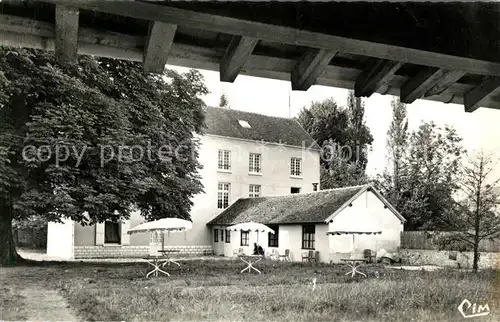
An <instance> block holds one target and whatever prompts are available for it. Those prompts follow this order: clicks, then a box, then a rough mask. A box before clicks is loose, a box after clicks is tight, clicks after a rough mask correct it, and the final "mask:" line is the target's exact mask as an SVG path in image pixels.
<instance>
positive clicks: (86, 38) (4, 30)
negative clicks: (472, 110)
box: [0, 14, 500, 109]
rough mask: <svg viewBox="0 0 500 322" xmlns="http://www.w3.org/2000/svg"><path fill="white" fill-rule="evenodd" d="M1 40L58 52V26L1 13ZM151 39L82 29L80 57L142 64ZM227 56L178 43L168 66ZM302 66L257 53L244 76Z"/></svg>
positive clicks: (333, 69) (329, 82) (212, 62)
mask: <svg viewBox="0 0 500 322" xmlns="http://www.w3.org/2000/svg"><path fill="white" fill-rule="evenodd" d="M0 40H1V42H2V44H3V45H4V46H8V47H24V48H36V49H41V50H47V51H54V50H55V45H54V43H55V25H54V24H53V23H49V22H45V21H40V20H35V19H32V18H23V17H18V16H9V15H3V14H0ZM144 43H145V37H144V36H139V35H129V34H122V33H116V32H110V31H105V30H100V29H93V28H88V27H80V28H79V30H78V53H79V54H80V55H93V56H99V57H109V58H116V59H123V60H130V61H136V62H142V61H143V58H144V50H143V48H144ZM220 57H221V53H220V50H219V49H218V48H213V47H202V46H199V45H193V44H186V43H180V42H177V43H176V42H174V43H173V44H172V48H171V50H170V55H169V57H168V61H167V64H169V65H176V66H183V67H187V68H198V69H205V70H211V71H215V72H217V71H219V68H220V65H219V63H220ZM296 65H297V61H296V60H295V59H292V58H285V57H273V56H267V55H261V54H259V55H255V54H254V55H251V56H250V57H249V59H248V61H247V62H246V64H245V68H244V69H243V70H242V71H241V74H243V75H247V76H253V77H263V78H269V79H277V80H283V81H290V74H291V73H292V72H293V69H294V68H295V66H296ZM360 72H361V70H360V69H357V68H356V67H345V66H339V65H336V64H330V65H328V66H327V67H326V68H325V71H324V72H323V73H322V74H321V75H320V76H319V77H318V79H317V82H316V84H317V85H322V86H332V87H339V88H345V89H353V88H354V83H355V80H356V78H357V77H358V75H359V74H360ZM407 81H408V77H407V76H404V75H399V74H396V75H394V77H393V78H392V79H391V81H390V82H389V83H388V84H387V85H385V86H383V87H381V88H380V89H379V90H378V91H377V93H380V94H388V95H394V96H399V95H400V88H401V87H402V86H403V85H404V84H405V83H406V82H407ZM476 86H477V84H476V85H472V84H470V83H468V82H467V83H458V82H456V83H454V84H452V85H451V86H450V87H449V88H448V89H446V90H445V91H444V92H443V93H441V94H439V95H434V96H429V97H424V98H425V99H426V100H430V101H437V102H443V103H454V104H460V105H463V103H464V93H467V92H469V91H471V90H472V89H474V88H475V87H476ZM481 105H482V106H483V107H488V108H493V109H500V91H496V92H495V93H492V95H488V96H487V97H486V98H485V99H483V100H482V103H481Z"/></svg>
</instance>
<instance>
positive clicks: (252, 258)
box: [238, 255, 262, 274]
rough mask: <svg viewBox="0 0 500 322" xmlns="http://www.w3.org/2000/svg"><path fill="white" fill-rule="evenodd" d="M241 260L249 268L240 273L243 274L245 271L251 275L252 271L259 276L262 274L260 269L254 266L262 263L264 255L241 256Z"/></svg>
mask: <svg viewBox="0 0 500 322" xmlns="http://www.w3.org/2000/svg"><path fill="white" fill-rule="evenodd" d="M238 257H239V258H240V260H241V261H242V262H244V263H246V264H248V266H247V267H246V268H244V269H243V270H242V271H241V272H240V273H243V272H244V271H246V270H248V273H251V271H252V269H253V270H254V271H256V272H258V273H259V274H262V273H261V272H260V271H259V270H258V269H256V268H255V267H254V266H253V265H254V264H256V263H258V262H260V261H261V260H262V255H239V256H238Z"/></svg>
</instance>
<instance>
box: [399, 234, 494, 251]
mask: <svg viewBox="0 0 500 322" xmlns="http://www.w3.org/2000/svg"><path fill="white" fill-rule="evenodd" d="M449 234H452V233H449V232H433V231H403V232H402V233H401V248H403V249H427V250H463V251H465V250H472V247H471V246H470V245H464V244H457V243H454V244H449V245H447V246H445V247H443V246H440V243H439V242H438V240H439V238H440V237H446V235H449ZM479 251H480V252H500V238H497V239H494V240H490V239H485V240H482V241H481V242H480V243H479Z"/></svg>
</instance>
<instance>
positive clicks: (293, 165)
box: [290, 158, 302, 177]
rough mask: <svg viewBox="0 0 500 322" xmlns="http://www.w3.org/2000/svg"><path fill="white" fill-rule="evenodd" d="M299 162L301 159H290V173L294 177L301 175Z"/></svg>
mask: <svg viewBox="0 0 500 322" xmlns="http://www.w3.org/2000/svg"><path fill="white" fill-rule="evenodd" d="M301 163H302V159H299V158H292V159H291V160H290V175H292V176H295V177H298V176H300V175H302V169H301Z"/></svg>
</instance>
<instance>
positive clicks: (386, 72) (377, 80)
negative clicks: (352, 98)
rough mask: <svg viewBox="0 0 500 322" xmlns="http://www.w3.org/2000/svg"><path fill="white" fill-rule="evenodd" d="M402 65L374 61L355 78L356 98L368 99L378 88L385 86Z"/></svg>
mask: <svg viewBox="0 0 500 322" xmlns="http://www.w3.org/2000/svg"><path fill="white" fill-rule="evenodd" d="M402 65H403V64H402V63H400V62H396V61H392V60H382V59H374V60H373V61H372V63H371V64H370V66H369V67H368V68H366V69H365V70H363V71H362V72H361V73H360V74H359V76H358V77H357V78H356V83H355V84H354V94H355V95H356V96H357V97H362V96H367V97H370V96H371V95H372V94H373V93H375V92H376V91H377V90H378V89H379V88H380V87H382V86H384V85H385V84H387V83H388V82H389V81H390V80H391V78H392V77H393V76H394V73H396V71H397V70H398V69H399V68H400V67H401V66H402Z"/></svg>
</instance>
